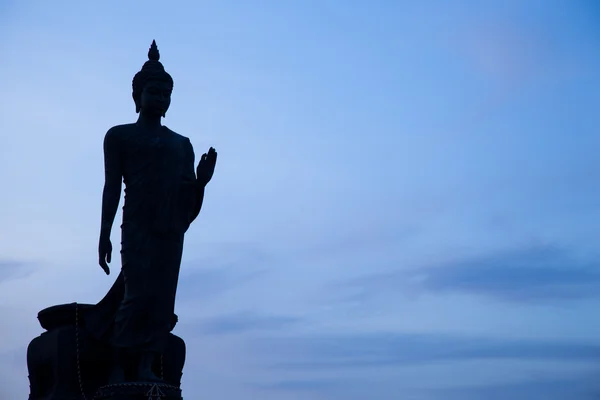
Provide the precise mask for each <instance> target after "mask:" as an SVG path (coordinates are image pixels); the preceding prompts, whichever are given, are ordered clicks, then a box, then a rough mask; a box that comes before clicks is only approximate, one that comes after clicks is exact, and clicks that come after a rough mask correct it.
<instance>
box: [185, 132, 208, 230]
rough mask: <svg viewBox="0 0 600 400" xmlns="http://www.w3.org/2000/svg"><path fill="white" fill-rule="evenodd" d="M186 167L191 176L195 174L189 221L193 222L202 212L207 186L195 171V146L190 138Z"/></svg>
mask: <svg viewBox="0 0 600 400" xmlns="http://www.w3.org/2000/svg"><path fill="white" fill-rule="evenodd" d="M186 142H187V143H186V157H187V160H186V169H187V171H186V172H187V173H188V174H190V176H193V189H192V196H193V199H192V204H191V210H190V214H189V218H190V219H189V223H190V224H191V223H192V222H194V220H195V219H196V218H197V217H198V214H200V210H201V209H202V203H203V202H204V188H205V184H203V183H201V182H200V181H198V179H197V178H196V173H195V166H194V162H195V155H194V147H193V146H192V143H191V142H190V141H189V139H188V140H186Z"/></svg>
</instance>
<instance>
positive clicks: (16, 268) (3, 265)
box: [0, 258, 35, 282]
mask: <svg viewBox="0 0 600 400" xmlns="http://www.w3.org/2000/svg"><path fill="white" fill-rule="evenodd" d="M34 271H35V264H33V263H31V262H26V261H17V260H12V259H1V258H0V282H2V281H6V280H10V279H18V278H25V277H27V276H29V275H30V274H31V273H33V272H34Z"/></svg>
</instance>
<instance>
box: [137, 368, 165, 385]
mask: <svg viewBox="0 0 600 400" xmlns="http://www.w3.org/2000/svg"><path fill="white" fill-rule="evenodd" d="M137 381H138V382H155V383H162V382H164V381H163V380H162V379H160V378H159V377H158V376H156V374H154V372H152V371H149V370H146V371H139V372H138V374H137Z"/></svg>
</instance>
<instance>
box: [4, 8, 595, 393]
mask: <svg viewBox="0 0 600 400" xmlns="http://www.w3.org/2000/svg"><path fill="white" fill-rule="evenodd" d="M164 4H166V3H165V2H157V1H150V0H149V1H144V2H139V1H129V2H119V1H104V2H101V3H98V2H76V1H64V2H44V1H25V0H19V1H18V2H17V1H6V0H4V1H2V2H0V32H1V33H2V34H1V36H0V49H1V50H2V63H0V73H1V74H2V76H4V77H5V80H4V82H3V87H4V90H3V93H4V95H3V96H1V97H0V106H1V107H2V110H3V112H2V115H3V118H2V119H0V131H1V132H2V145H1V146H0V181H1V182H2V185H3V187H4V189H3V190H2V194H1V196H0V221H1V223H0V318H1V319H2V321H3V325H2V326H3V328H2V333H1V337H2V340H1V341H0V398H23V397H24V396H26V395H27V392H28V383H27V372H26V365H25V349H26V346H27V344H28V343H29V341H30V340H31V339H32V338H34V337H35V336H37V335H38V334H39V333H40V332H41V328H40V327H39V325H38V323H37V320H36V314H37V312H38V311H39V310H41V309H42V308H45V307H47V306H51V305H54V304H61V303H67V302H73V301H78V302H82V303H95V302H96V301H98V300H99V299H100V298H101V297H102V296H103V294H104V293H105V292H106V290H108V288H109V287H110V285H111V284H112V282H113V279H114V277H115V275H111V276H110V277H106V276H105V275H104V274H103V272H102V271H101V269H100V267H99V266H98V265H97V263H96V259H97V254H96V249H97V240H98V237H97V235H98V231H99V219H100V206H101V191H102V184H103V163H102V139H103V136H104V133H105V132H106V130H107V129H108V128H110V127H111V126H113V125H117V124H121V123H126V122H131V121H133V120H135V118H136V114H135V108H134V104H133V101H132V100H131V79H132V78H133V75H134V74H135V73H136V72H137V71H138V70H139V69H140V68H141V66H142V64H143V63H144V61H145V60H146V53H147V49H148V47H149V45H150V43H151V41H152V39H156V41H157V43H158V47H159V50H160V51H161V61H162V62H163V63H164V65H165V68H166V69H167V71H168V72H170V73H171V75H172V76H173V77H174V80H175V89H174V93H173V101H172V105H171V109H170V111H169V113H168V115H167V118H166V119H165V124H166V125H167V126H169V127H170V128H171V129H173V130H175V131H177V132H179V133H181V134H183V135H185V136H188V137H189V138H190V139H191V141H192V143H193V145H194V147H195V150H196V154H197V155H199V154H202V152H204V151H206V150H207V149H208V148H209V147H210V146H214V147H215V148H216V149H217V150H218V152H219V161H218V165H217V171H216V173H215V176H214V180H213V182H211V184H210V187H209V188H208V189H207V194H206V200H205V203H204V208H203V211H202V213H201V216H200V217H199V219H198V220H197V221H196V222H195V224H194V225H193V226H192V228H191V229H190V231H189V233H188V235H187V237H186V248H185V255H184V262H183V265H182V274H181V280H180V286H179V292H178V300H177V306H176V308H177V313H178V314H179V316H180V323H179V325H178V326H177V328H176V333H177V334H178V335H180V336H181V337H182V338H184V339H185V341H186V343H187V347H188V359H187V364H186V367H185V370H184V381H183V385H184V386H183V389H184V394H185V396H187V397H190V398H196V397H198V398H199V397H202V396H203V397H206V398H220V399H238V398H241V397H242V396H244V397H246V398H253V399H264V400H270V399H277V400H287V399H299V400H303V399H316V400H320V399H327V400H330V399H341V398H343V399H349V400H352V399H357V400H358V399H377V400H386V399H399V398H403V399H419V400H421V399H425V400H430V399H433V400H435V399H461V400H464V399H467V400H468V399H477V400H479V399H517V400H518V399H532V398H544V399H561V400H562V399H570V400H571V399H587V398H590V399H591V398H596V397H597V396H598V395H600V384H598V383H596V382H597V381H599V379H598V377H599V376H600V339H598V338H599V337H600V319H599V318H598V307H599V306H600V247H599V245H598V237H599V234H600V228H599V227H600V191H599V190H597V185H598V182H600V172H599V171H600V159H599V158H598V156H597V154H598V149H599V148H600V131H599V128H600V113H599V112H598V108H599V106H600V72H599V71H600V29H599V28H598V26H597V20H598V17H599V16H600V14H599V13H600V8H599V7H598V5H597V4H596V3H595V2H593V1H567V0H565V1H552V0H547V1H536V0H531V1H527V2H524V1H516V0H515V1H488V2H482V1H460V0H457V1H453V2H441V1H433V0H432V1H419V2H416V1H414V2H409V1H400V0H397V1H376V0H373V1H370V2H369V1H362V2H359V1H351V0H346V1H341V0H339V1H335V0H328V1H326V0H322V1H316V0H315V1H313V0H306V1H302V2H299V1H296V2H293V1H224V0H221V1H198V2H191V1H190V2H183V1H181V2H177V1H173V2H171V3H170V5H169V6H165V5H164ZM118 218H120V214H119V215H118ZM118 233H119V232H118V230H115V232H113V243H119V237H118ZM118 267H119V263H118V260H117V262H113V265H112V268H113V270H115V269H118Z"/></svg>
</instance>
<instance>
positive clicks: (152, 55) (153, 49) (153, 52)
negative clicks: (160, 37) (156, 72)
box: [148, 40, 160, 61]
mask: <svg viewBox="0 0 600 400" xmlns="http://www.w3.org/2000/svg"><path fill="white" fill-rule="evenodd" d="M148 60H150V61H158V60H160V53H159V52H158V47H157V46H156V41H155V40H153V41H152V45H151V46H150V50H148Z"/></svg>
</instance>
